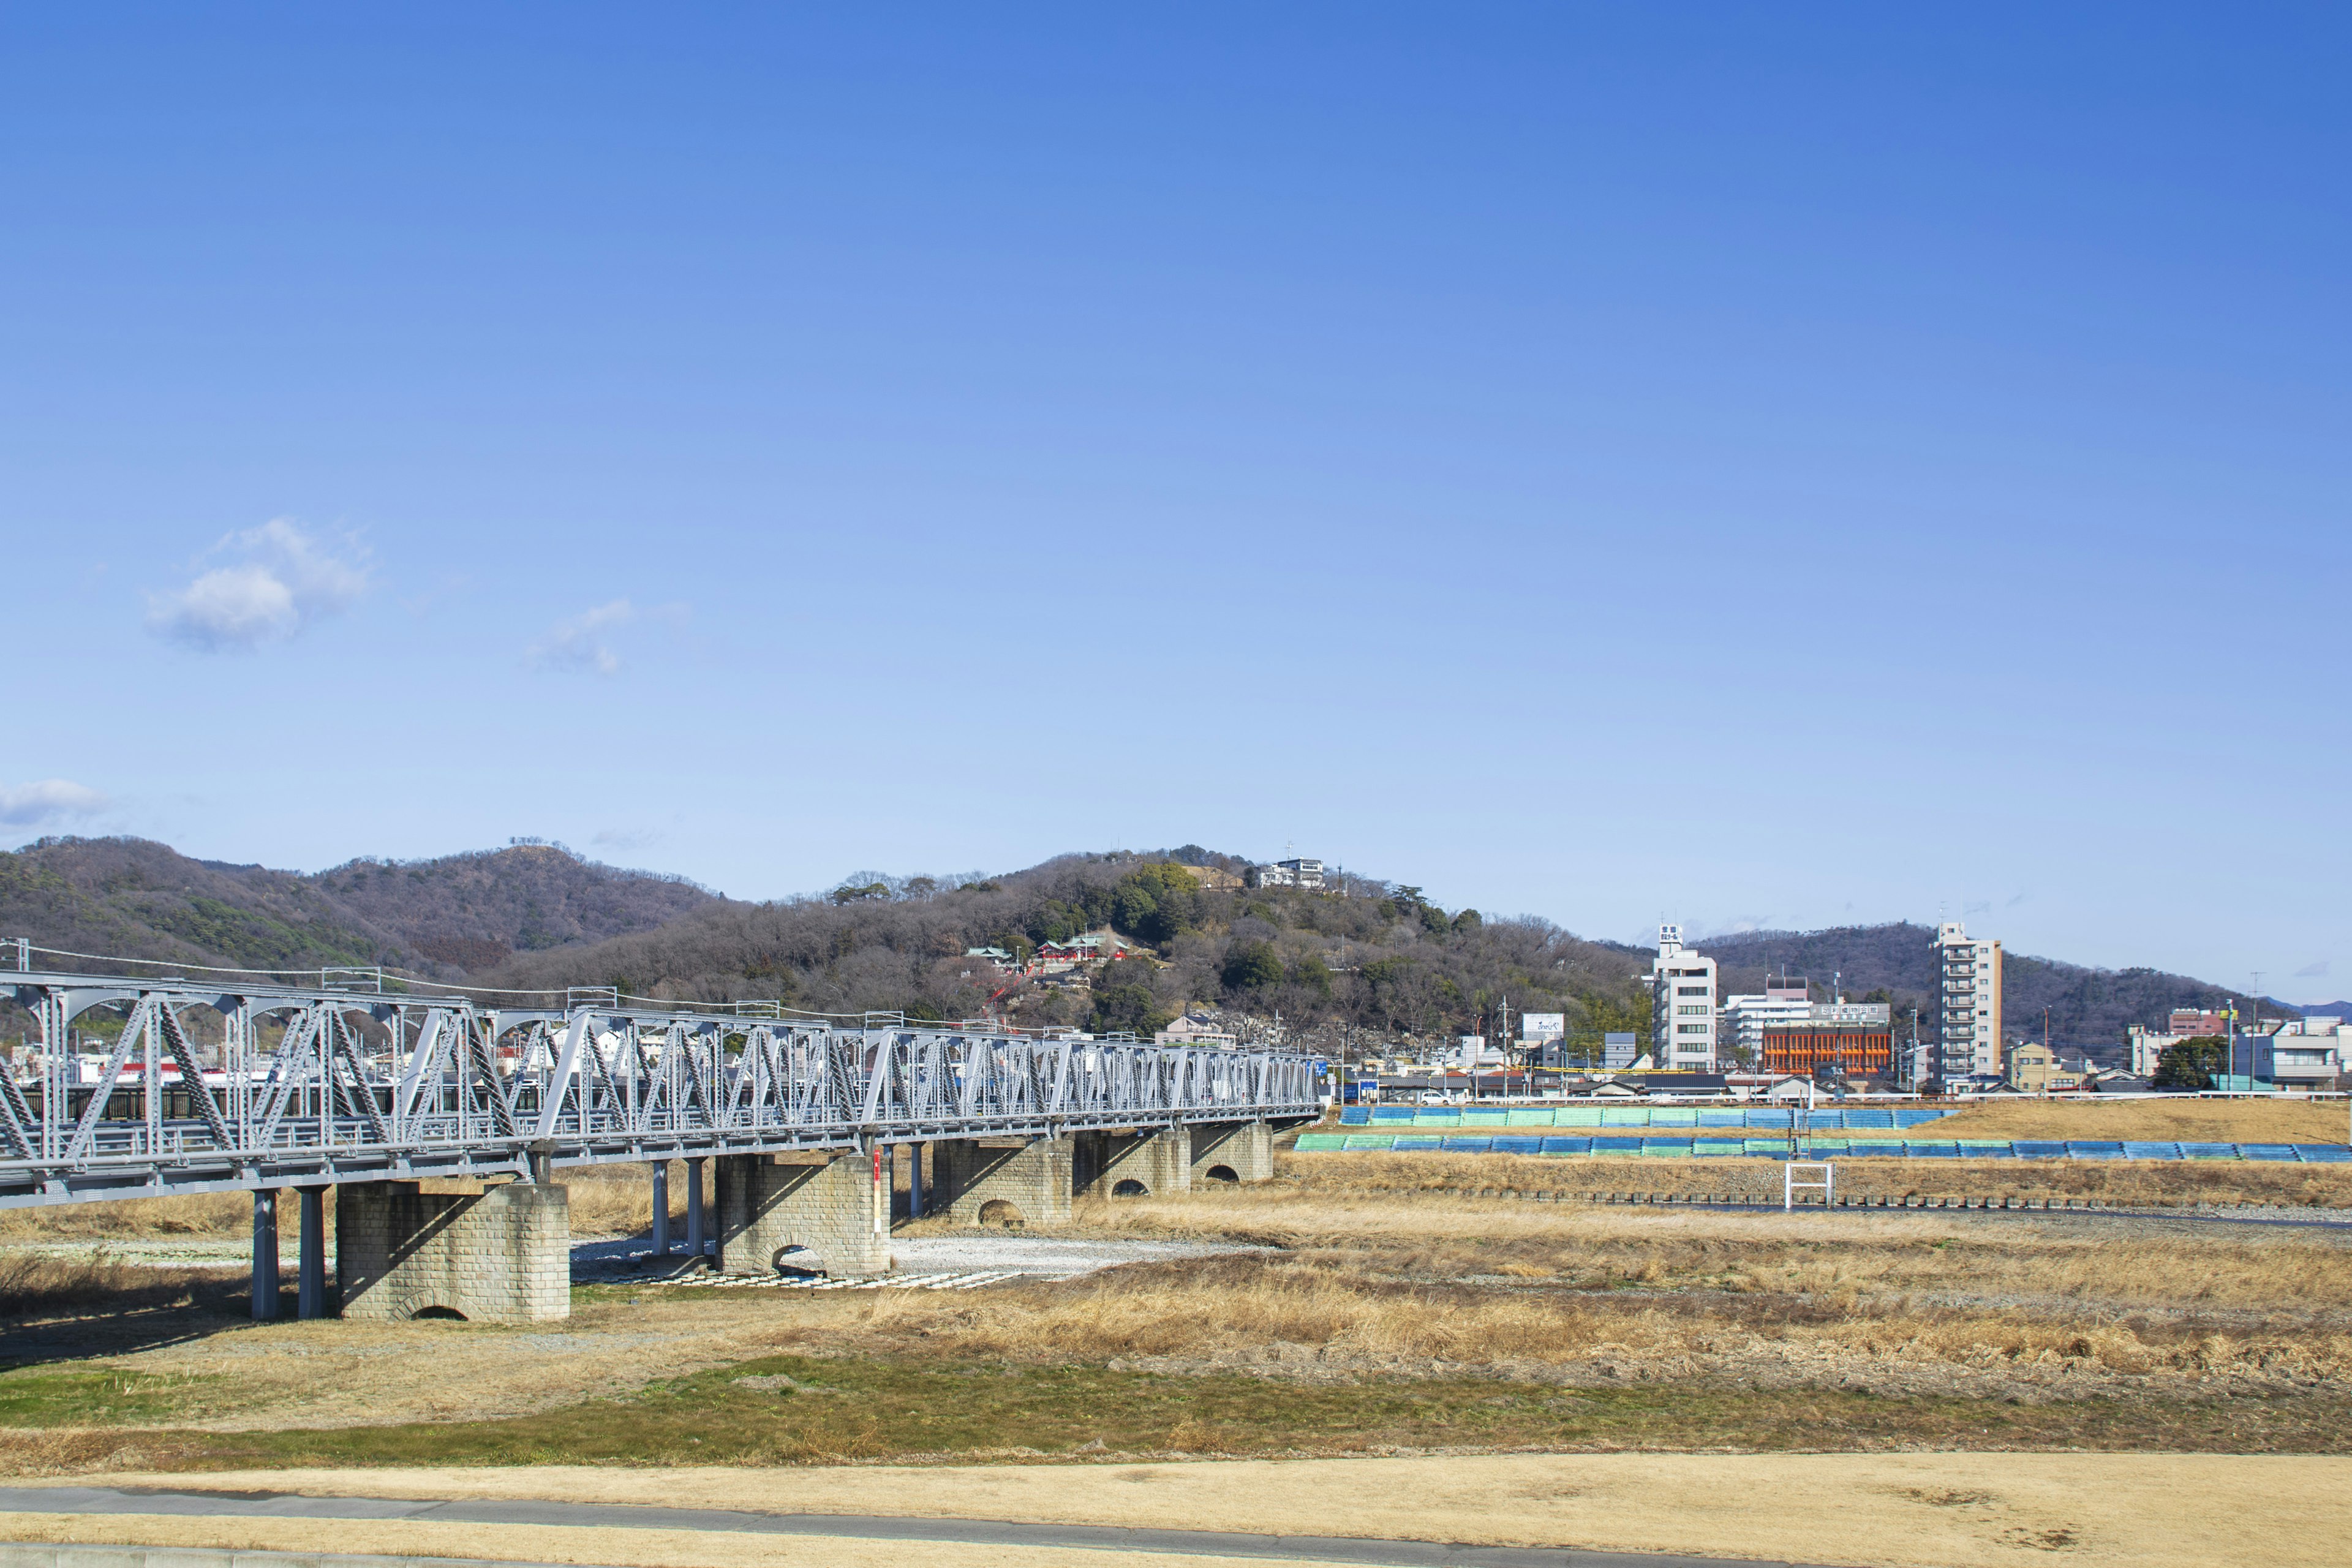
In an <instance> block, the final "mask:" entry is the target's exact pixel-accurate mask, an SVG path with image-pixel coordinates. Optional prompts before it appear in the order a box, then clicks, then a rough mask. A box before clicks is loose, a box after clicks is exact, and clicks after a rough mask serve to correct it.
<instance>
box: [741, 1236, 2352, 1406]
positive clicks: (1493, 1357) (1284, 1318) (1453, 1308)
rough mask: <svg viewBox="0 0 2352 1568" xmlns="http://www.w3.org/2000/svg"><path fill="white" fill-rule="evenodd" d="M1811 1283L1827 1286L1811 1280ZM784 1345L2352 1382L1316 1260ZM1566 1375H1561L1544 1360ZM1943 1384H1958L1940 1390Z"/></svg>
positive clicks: (2121, 1340)
mask: <svg viewBox="0 0 2352 1568" xmlns="http://www.w3.org/2000/svg"><path fill="white" fill-rule="evenodd" d="M1805 1283H1808V1284H1818V1283H1821V1281H1818V1280H1809V1281H1805ZM780 1343H782V1344H784V1345H787V1346H790V1347H792V1348H793V1349H795V1350H797V1351H800V1352H803V1353H806V1354H810V1355H817V1356H863V1355H884V1356H892V1357H900V1358H908V1357H919V1358H923V1359H930V1358H944V1359H946V1360H949V1361H951V1362H971V1361H983V1362H984V1361H994V1360H1002V1361H1004V1362H1006V1363H1018V1364H1025V1365H1074V1364H1088V1363H1096V1364H1098V1363H1104V1362H1108V1363H1111V1364H1112V1365H1113V1366H1118V1365H1119V1364H1121V1363H1134V1364H1138V1365H1142V1366H1150V1367H1154V1368H1156V1369H1159V1370H1169V1371H1217V1370H1227V1369H1247V1370H1253V1371H1260V1372H1265V1373H1274V1374H1277V1375H1301V1376H1308V1377H1321V1376H1327V1375H1341V1376H1344V1375H1348V1374H1349V1373H1360V1372H1366V1371H1372V1372H1378V1371H1404V1372H1412V1373H1425V1372H1429V1371H1433V1370H1436V1369H1438V1368H1440V1367H1444V1368H1446V1369H1450V1370H1452V1371H1455V1372H1465V1371H1478V1370H1480V1369H1483V1372H1482V1373H1481V1374H1484V1375H1496V1376H1507V1377H1522V1378H1524V1377H1529V1376H1539V1377H1543V1378H1549V1379H1551V1380H1554V1381H1566V1382H1588V1381H1594V1380H1600V1381H1603V1382H1611V1383H1613V1382H1614V1381H1616V1380H1617V1379H1618V1378H1620V1377H1621V1376H1622V1375H1624V1374H1625V1373H1626V1372H1627V1370H1628V1369H1633V1374H1634V1375H1637V1376H1640V1377H1642V1378H1644V1379H1656V1380H1664V1381H1674V1380H1678V1379H1686V1378H1693V1377H1697V1378H1708V1377H1722V1376H1731V1377H1737V1378H1754V1379H1757V1380H1759V1382H1761V1383H1764V1384H1777V1385H1782V1386H1787V1385H1800V1384H1824V1385H1836V1384H1840V1383H1843V1382H1845V1381H1849V1380H1851V1379H1853V1378H1855V1377H1857V1376H1860V1377H1863V1378H1864V1380H1866V1381H1868V1380H1876V1379H1879V1378H1883V1377H1884V1376H1885V1375H1887V1374H1888V1373H1889V1371H1890V1369H1894V1370H1898V1371H1899V1370H1900V1369H1905V1368H1908V1369H1912V1370H1913V1371H1915V1372H1919V1373H1927V1374H1929V1381H1928V1383H1927V1384H1926V1386H1928V1387H1936V1386H1948V1385H1950V1384H1951V1380H1952V1378H1953V1377H1955V1376H1958V1377H1961V1378H1963V1379H1966V1378H1969V1377H1980V1376H1981V1375H1982V1374H1992V1375H1994V1376H1995V1377H1996V1379H1997V1380H2014V1379H2017V1378H2020V1377H2022V1378H2023V1379H2024V1380H2025V1381H2026V1382H2028V1383H2036V1384H2052V1383H2057V1384H2067V1383H2073V1384H2077V1385H2080V1386H2077V1387H2076V1388H2075V1392H2088V1391H2089V1388H2088V1386H2087V1384H2084V1379H2085V1377H2087V1378H2089V1379H2090V1380H2092V1381H2095V1382H2107V1383H2111V1382H2112V1381H2113V1377H2114V1376H2115V1375H2126V1376H2133V1377H2140V1378H2147V1377H2153V1376H2159V1375H2166V1374H2169V1375H2172V1376H2173V1377H2175V1378H2176V1380H2178V1379H2184V1378H2185V1379H2189V1380H2195V1381H2201V1380H2203V1379H2206V1378H2208V1377H2211V1376H2215V1375H2220V1376H2225V1377H2227V1378H2230V1379H2232V1380H2235V1381H2236V1382H2237V1383H2239V1384H2247V1385H2253V1386H2261V1387H2263V1388H2293V1387H2308V1386H2310V1385H2312V1384H2317V1383H2321V1382H2325V1381H2331V1380H2336V1379H2340V1378H2342V1377H2344V1376H2345V1375H2347V1373H2352V1336H2347V1334H2345V1333H2344V1332H2343V1331H2341V1330H2336V1331H2319V1332H2315V1331H2308V1330H2303V1329H2298V1328H2297V1327H2295V1326H2294V1325H2292V1324H2290V1325H2285V1326H2283V1327H2267V1328H2261V1329H2248V1330H2241V1331H2231V1332H2221V1331H2214V1330H2212V1329H2211V1328H2210V1326H2189V1327H2180V1326H2173V1327H2167V1326H2164V1325H2151V1324H2148V1323H2147V1322H2125V1321H2118V1320H2117V1319H2116V1317H2115V1316H2114V1315H2113V1314H2098V1313H2080V1312H2075V1311H2072V1310H2064V1309H2061V1310H2055V1311H2048V1312H2035V1311H2032V1310H2022V1309H2005V1310H1969V1309H1953V1308H1935V1307H1923V1306H1920V1305H1917V1304H1916V1303H1914V1302H1913V1301H1912V1300H1909V1299H1907V1298H1905V1297H1901V1296H1880V1297H1860V1296H1853V1295H1848V1296H1846V1297H1844V1298H1843V1299H1837V1300H1823V1299H1820V1298H1815V1297H1800V1296H1797V1295H1793V1294H1764V1293H1758V1294H1753V1295H1745V1296H1723V1295H1706V1296H1682V1297H1676V1296H1673V1295H1664V1296H1661V1295H1658V1294H1655V1293H1652V1292H1640V1293H1614V1292H1590V1293H1571V1292H1567V1291H1527V1290H1507V1289H1494V1288H1488V1287H1448V1286H1417V1287H1409V1286H1400V1285H1383V1284H1380V1283H1378V1282H1371V1281H1367V1280H1365V1279H1362V1278H1360V1276H1357V1275H1354V1274H1351V1273H1348V1272H1343V1271H1340V1270H1339V1269H1335V1268H1328V1267H1325V1266H1323V1265H1321V1264H1319V1263H1318V1262H1316V1261H1314V1260H1310V1259H1304V1258H1223V1259H1211V1260H1202V1261H1200V1262H1183V1263H1170V1264H1153V1265H1144V1266H1138V1267H1135V1268H1127V1269H1121V1270H1117V1271H1115V1272H1112V1273H1108V1274H1104V1275H1099V1276H1096V1277H1093V1278H1091V1279H1085V1280H1078V1281H1071V1282H1068V1283H1066V1284H1063V1285H1059V1286H1035V1287H1026V1288H1020V1289H1009V1290H1005V1291H1003V1292H1001V1293H996V1294H992V1297H991V1299H990V1300H987V1301H986V1302H985V1303H979V1302H969V1301H952V1300H950V1301H941V1300H934V1299H926V1298H922V1297H918V1296H913V1295H906V1296H879V1297H865V1298H862V1299H859V1298H851V1297H847V1296H835V1297H832V1298H830V1299H826V1298H816V1299H812V1300H810V1301H808V1302H807V1303H806V1305H805V1307H804V1309H803V1310H802V1311H800V1312H798V1313H796V1314H795V1315H794V1318H793V1321H792V1324H791V1326H790V1327H789V1328H787V1329H785V1330H784V1331H782V1335H781V1337H780ZM1543 1368H1549V1369H1551V1370H1550V1371H1549V1372H1540V1373H1539V1372H1538V1369H1543ZM1937 1379H1941V1383H1940V1384H1939V1383H1938V1382H1937Z"/></svg>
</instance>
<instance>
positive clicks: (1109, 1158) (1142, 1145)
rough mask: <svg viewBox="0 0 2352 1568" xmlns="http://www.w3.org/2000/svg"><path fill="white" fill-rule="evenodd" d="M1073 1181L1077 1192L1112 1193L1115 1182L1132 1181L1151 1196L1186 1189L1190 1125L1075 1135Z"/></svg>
mask: <svg viewBox="0 0 2352 1568" xmlns="http://www.w3.org/2000/svg"><path fill="white" fill-rule="evenodd" d="M1076 1144H1077V1148H1076V1180H1075V1182H1074V1184H1073V1185H1074V1187H1075V1189H1076V1192H1077V1193H1078V1194H1079V1195H1080V1196H1087V1195H1093V1196H1097V1197H1112V1196H1115V1195H1117V1194H1118V1185H1119V1184H1120V1183H1121V1182H1137V1183H1140V1184H1142V1187H1143V1190H1144V1191H1145V1192H1146V1193H1147V1194H1150V1195H1151V1196H1153V1197H1164V1196H1166V1195H1168V1194H1171V1193H1182V1192H1190V1191H1191V1190H1192V1129H1191V1128H1189V1127H1157V1128H1151V1129H1149V1130H1146V1131H1139V1132H1133V1133H1117V1132H1082V1133H1079V1134H1077V1135H1076Z"/></svg>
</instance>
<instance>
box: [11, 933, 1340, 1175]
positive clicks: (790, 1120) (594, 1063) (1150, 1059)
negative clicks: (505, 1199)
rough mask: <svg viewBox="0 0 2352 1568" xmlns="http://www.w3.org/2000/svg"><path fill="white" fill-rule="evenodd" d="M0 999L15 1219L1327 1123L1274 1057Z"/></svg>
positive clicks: (96, 978)
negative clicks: (6, 1004) (391, 1172)
mask: <svg viewBox="0 0 2352 1568" xmlns="http://www.w3.org/2000/svg"><path fill="white" fill-rule="evenodd" d="M338 978H339V979H340V977H338ZM0 984H5V985H7V986H9V987H10V988H12V989H13V991H14V994H15V995H16V1000H17V1001H18V1002H19V1003H20V1004H21V1005H24V1006H25V1007H26V1009H27V1011H29V1012H31V1013H32V1014H33V1016H34V1018H35V1020H36V1024H37V1029H38V1036H39V1042H40V1050H39V1053H38V1068H37V1071H36V1072H35V1073H34V1074H32V1075H31V1076H30V1077H29V1078H28V1079H26V1080H25V1081H18V1080H17V1079H16V1078H15V1077H14V1076H11V1075H0V1203H5V1202H6V1201H8V1200H7V1192H8V1190H9V1189H10V1188H11V1186H12V1185H21V1184H24V1183H25V1182H27V1181H34V1180H38V1179H39V1178H41V1177H42V1176H43V1174H44V1173H49V1174H54V1173H57V1172H59V1171H79V1170H85V1169H89V1168H91V1167H94V1166H134V1167H135V1166H138V1165H141V1164H142V1163H144V1164H147V1165H150V1166H153V1167H156V1168H157V1171H158V1173H159V1176H160V1175H161V1174H162V1173H163V1168H164V1167H167V1166H169V1165H171V1164H172V1163H173V1162H189V1161H197V1162H211V1163H219V1162H222V1161H227V1162H230V1163H267V1162H268V1161H270V1160H272V1159H275V1158H278V1157H280V1156H285V1155H289V1154H293V1153H298V1152H304V1151H310V1152H332V1151H399V1150H435V1149H440V1150H448V1149H468V1150H484V1151H497V1150H503V1149H514V1148H522V1147H544V1146H547V1145H558V1146H565V1147H567V1148H570V1147H572V1146H579V1145H585V1144H591V1143H598V1142H628V1141H632V1140H649V1139H652V1140H663V1141H667V1142H671V1143H678V1142H699V1143H709V1144H712V1145H721V1144H740V1143H743V1142H758V1141H759V1140H761V1139H762V1138H770V1137H774V1138H790V1139H794V1140H801V1141H823V1140H824V1139H828V1138H830V1139H835V1140H839V1141H844V1142H847V1141H854V1140H856V1139H858V1138H861V1137H866V1138H874V1137H879V1138H889V1137H894V1136H897V1137H910V1136H932V1137H938V1136H948V1135H952V1134H954V1133H956V1132H961V1133H964V1134H966V1135H969V1134H971V1132H974V1131H979V1132H985V1131H988V1130H990V1129H991V1128H1003V1129H1005V1130H1013V1129H1026V1128H1034V1127H1036V1126H1037V1125H1039V1124H1041V1123H1044V1124H1056V1123H1063V1122H1076V1123H1080V1124H1087V1125H1107V1124H1115V1123H1116V1122H1117V1121H1118V1120H1119V1119H1129V1120H1131V1121H1139V1122H1149V1121H1182V1120H1212V1119H1217V1118H1221V1117H1223V1118H1234V1119H1241V1118H1250V1117H1262V1116H1299V1115H1307V1114H1312V1113H1313V1112H1314V1111H1315V1110H1317V1109H1318V1103H1317V1100H1316V1090H1317V1084H1316V1081H1315V1071H1316V1068H1315V1064H1314V1062H1313V1061H1312V1060H1311V1059H1310V1058H1306V1057H1303V1056H1299V1055H1297V1054H1295V1053H1287V1052H1281V1051H1276V1050H1269V1049H1263V1048H1223V1049H1210V1048H1204V1047H1187V1046H1168V1047H1162V1046H1155V1045H1146V1044H1143V1043H1140V1042H1135V1041H1124V1040H1119V1041H1101V1040H1083V1039H1067V1038H1064V1039H1045V1038H1039V1037H1035V1036H1029V1035H1017V1034H1011V1033H997V1032H992V1031H987V1030H981V1029H972V1028H966V1027H954V1026H908V1025H905V1024H898V1023H894V1024H891V1025H889V1026H882V1027H865V1026H834V1025H829V1024H823V1023H811V1022H806V1021H799V1020H793V1019H790V1018H786V1017H782V1016H773V1017H771V1016H760V1015H759V1014H756V1013H752V1014H746V1013H743V1012H740V1011H738V1010H737V1009H736V1008H735V1007H733V1006H730V1007H729V1008H727V1009H725V1010H723V1011H711V1012H693V1011H687V1010H680V1009H671V1010H658V1011H656V1010H649V1009H633V1008H627V1007H622V1006H617V1005H614V1003H613V999H612V997H611V995H610V994H603V995H596V996H593V998H591V999H589V1000H586V1001H583V1002H582V1003H581V1005H576V1006H573V1007H571V1008H570V1009H568V1010H557V1009H491V1008H481V1007H477V1006H476V1005H474V1004H473V1003H471V1002H470V1001H468V1000H465V999H462V998H459V999H449V1000H438V999H435V1000H425V999H418V998H414V997H402V996H399V995H396V994H382V993H377V992H358V991H353V990H351V989H347V988H345V986H344V985H343V984H335V985H333V986H321V987H318V988H303V987H293V986H276V985H271V986H244V987H235V988H228V989H223V988H219V987H215V986H213V985H209V984H196V983H193V982H190V981H187V980H185V979H184V978H177V977H173V978H162V979H142V978H134V977H127V976H120V975H89V974H69V973H33V972H18V973H0ZM200 1011H201V1012H207V1013H209V1014H211V1015H214V1016H215V1019H216V1021H217V1025H218V1031H217V1032H218V1040H217V1044H214V1043H212V1042H211V1040H210V1037H211V1036H212V1035H213V1034H214V1029H213V1026H212V1025H211V1024H209V1023H208V1024H207V1025H206V1026H205V1029H204V1031H203V1033H204V1034H205V1036H206V1037H207V1044H206V1045H205V1047H204V1048H203V1049H202V1050H200V1049H199V1047H197V1046H196V1044H195V1043H194V1037H193V1036H192V1031H191V1029H190V1027H189V1021H190V1019H191V1018H192V1017H193V1016H195V1015H196V1014H198V1013H199V1012H200ZM92 1015H97V1016H100V1018H102V1019H103V1020H105V1021H107V1022H109V1023H111V1022H114V1021H118V1020H119V1022H120V1024H121V1029H120V1032H119V1033H117V1034H116V1035H115V1036H114V1038H113V1039H112V1041H111V1043H110V1045H109V1047H108V1048H107V1051H106V1053H105V1055H104V1057H103V1058H102V1059H100V1061H99V1062H97V1063H96V1064H94V1066H95V1071H94V1074H89V1075H87V1076H89V1077H90V1081H89V1082H88V1083H84V1082H82V1081H81V1079H82V1078H83V1077H84V1076H86V1075H85V1073H84V1071H83V1068H82V1064H81V1063H80V1062H79V1061H78V1060H77V1059H76V1058H75V1057H74V1056H73V1055H72V1053H71V1052H70V1051H69V1050H68V1048H67V1042H68V1041H69V1040H71V1039H72V1038H73V1037H74V1035H75V1034H76V1032H77V1031H78V1030H79V1029H81V1028H82V1027H83V1026H85V1024H86V1022H87V1021H88V1020H89V1019H90V1018H91V1016H92ZM205 1057H212V1058H216V1062H217V1065H215V1066H207V1065H206V1063H205V1060H204V1059H203V1058H205ZM574 1152H576V1150H574Z"/></svg>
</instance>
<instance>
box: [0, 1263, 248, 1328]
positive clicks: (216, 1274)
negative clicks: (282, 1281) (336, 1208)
mask: <svg viewBox="0 0 2352 1568" xmlns="http://www.w3.org/2000/svg"><path fill="white" fill-rule="evenodd" d="M244 1288H245V1279H244V1277H243V1275H241V1274H240V1273H239V1272H238V1271H236V1270H235V1269H220V1268H143V1267H139V1266H136V1265H132V1264H126V1263H123V1262H121V1260H120V1259H117V1258H111V1257H110V1256H108V1255H107V1253H106V1252H105V1251H104V1249H103V1248H99V1249H94V1250H93V1251H92V1252H91V1253H90V1255H89V1257H87V1258H54V1257H45V1256H41V1255H38V1254H26V1253H16V1254H7V1253H0V1318H23V1317H27V1316H51V1315H55V1314H58V1313H68V1312H74V1311H79V1310H84V1309H88V1308H92V1307H104V1308H106V1309H108V1310H117V1311H119V1310H124V1309H126V1308H132V1307H169V1306H204V1307H214V1308H216V1307H218V1306H220V1305H221V1304H222V1303H223V1302H224V1301H225V1300H226V1298H227V1296H228V1295H229V1294H230V1293H231V1292H232V1291H236V1292H240V1293H241V1292H242V1290H243V1289H244Z"/></svg>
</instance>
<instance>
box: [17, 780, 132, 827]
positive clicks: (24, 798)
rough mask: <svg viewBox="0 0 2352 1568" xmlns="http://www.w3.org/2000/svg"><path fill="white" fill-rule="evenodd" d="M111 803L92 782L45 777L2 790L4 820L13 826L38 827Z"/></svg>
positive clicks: (101, 809)
mask: <svg viewBox="0 0 2352 1568" xmlns="http://www.w3.org/2000/svg"><path fill="white" fill-rule="evenodd" d="M108 805H110V802H109V801H108V800H107V798H106V796H104V795H100V794H99V792H98V791H96V790H94V789H92V788H90V787H89V785H88V784H76V783H74V782H73V780H71V779H42V780H41V781H40V782H38V783H37V784H19V785H17V786H16V788H15V789H0V822H5V823H6V824H7V825H8V826H11V827H38V826H45V825H47V824H48V823H52V822H58V821H62V820H63V819H65V818H67V817H69V816H92V815H94V814H96V813H98V812H101V811H104V810H105V809H106V808H107V806H108Z"/></svg>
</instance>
